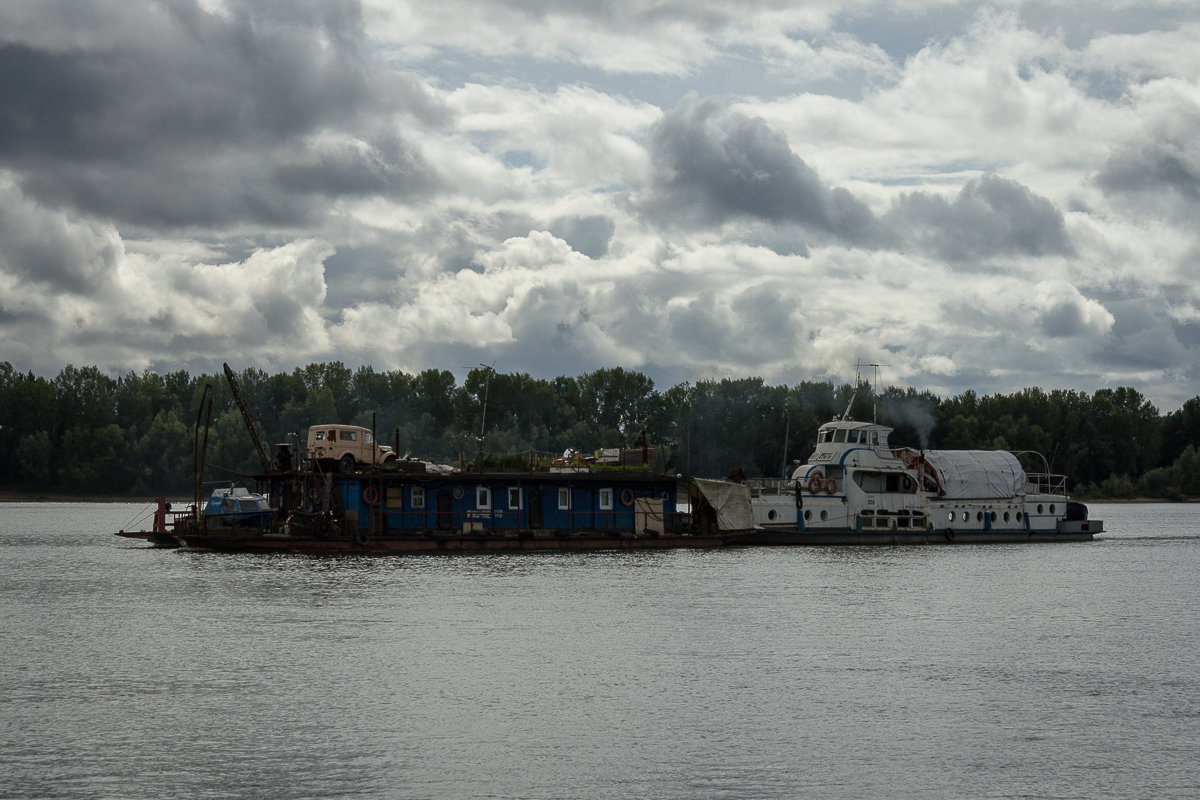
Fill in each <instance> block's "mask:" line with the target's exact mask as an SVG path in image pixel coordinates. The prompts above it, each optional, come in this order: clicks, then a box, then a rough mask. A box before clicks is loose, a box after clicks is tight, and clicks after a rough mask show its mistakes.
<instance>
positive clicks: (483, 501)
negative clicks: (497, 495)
mask: <svg viewBox="0 0 1200 800" xmlns="http://www.w3.org/2000/svg"><path fill="white" fill-rule="evenodd" d="M475 507H476V508H478V509H481V510H484V511H487V510H489V509H490V508H491V507H492V490H491V489H489V488H488V487H486V486H476V487H475Z"/></svg>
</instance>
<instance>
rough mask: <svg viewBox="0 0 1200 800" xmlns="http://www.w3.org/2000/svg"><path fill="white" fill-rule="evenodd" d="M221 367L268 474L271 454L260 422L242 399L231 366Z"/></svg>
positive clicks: (263, 467) (224, 365)
mask: <svg viewBox="0 0 1200 800" xmlns="http://www.w3.org/2000/svg"><path fill="white" fill-rule="evenodd" d="M221 366H223V367H225V380H226V381H227V382H228V383H229V391H231V392H232V393H233V399H234V402H236V403H237V406H238V409H239V410H240V411H241V412H242V419H244V420H245V421H246V429H247V430H249V431H250V438H251V439H252V440H253V441H254V448H255V449H256V450H258V458H259V460H260V461H261V462H262V469H263V472H266V471H267V470H269V469H270V468H271V454H270V451H269V450H268V449H267V443H266V441H265V440H264V439H263V436H262V433H261V432H260V430H259V427H258V420H256V419H255V418H254V414H252V413H251V412H250V406H248V405H246V398H244V397H242V390H241V387H239V386H238V382H237V377H236V376H235V375H234V374H233V370H231V369H230V368H229V364H222V365H221Z"/></svg>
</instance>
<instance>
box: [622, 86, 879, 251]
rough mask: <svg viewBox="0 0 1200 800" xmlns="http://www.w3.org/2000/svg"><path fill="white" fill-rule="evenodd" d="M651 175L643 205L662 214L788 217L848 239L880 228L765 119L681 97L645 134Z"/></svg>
mask: <svg viewBox="0 0 1200 800" xmlns="http://www.w3.org/2000/svg"><path fill="white" fill-rule="evenodd" d="M650 157H651V159H652V160H653V162H654V170H655V171H654V176H653V178H652V183H651V186H650V188H649V193H648V196H647V197H646V198H645V199H644V201H643V205H644V208H645V209H646V211H647V212H648V213H649V214H650V215H651V216H653V217H655V218H657V219H658V220H660V221H664V222H665V221H668V220H675V219H678V218H681V217H682V218H690V219H692V220H693V221H694V222H696V223H698V224H714V223H715V224H719V223H722V222H726V221H729V220H731V219H736V218H749V219H752V220H766V221H770V222H773V223H792V224H798V225H801V226H803V227H804V228H805V229H806V230H808V231H810V232H812V233H815V234H821V235H824V236H828V237H833V238H836V239H838V240H841V241H843V242H846V243H849V244H866V243H868V242H872V241H875V240H876V239H877V238H878V236H879V231H878V229H877V225H876V220H875V217H874V215H873V214H872V213H871V211H870V209H868V208H867V207H866V205H864V204H863V203H862V202H860V201H859V200H858V199H856V198H855V197H854V196H853V195H852V194H850V192H848V191H846V190H845V189H841V188H833V189H831V188H829V187H827V186H826V185H825V184H824V183H823V182H822V181H821V179H820V177H819V176H818V175H817V173H816V171H815V170H813V169H812V168H811V167H810V166H808V164H806V163H804V161H803V160H802V159H801V158H799V157H798V156H796V154H795V153H793V152H792V150H791V148H790V147H789V146H788V142H787V139H786V137H784V136H783V135H782V134H780V133H778V132H777V131H774V130H772V129H771V128H770V126H769V125H767V123H766V122H765V121H764V120H761V119H751V118H750V117H747V116H745V115H742V114H739V113H736V112H732V111H727V110H725V109H724V108H722V107H721V105H720V104H719V103H718V102H717V101H716V100H713V99H704V100H700V99H697V98H696V97H694V96H693V97H688V98H685V99H684V100H683V101H682V102H681V103H680V104H679V105H678V106H676V107H675V108H674V109H672V110H671V111H669V112H667V113H666V114H665V115H664V116H663V118H662V120H661V121H660V122H659V123H658V125H657V126H656V127H655V128H654V130H653V132H652V134H651V141H650Z"/></svg>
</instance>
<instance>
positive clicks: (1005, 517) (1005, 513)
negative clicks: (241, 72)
mask: <svg viewBox="0 0 1200 800" xmlns="http://www.w3.org/2000/svg"><path fill="white" fill-rule="evenodd" d="M1004 521H1005V522H1008V512H1007V511H1005V512H1004Z"/></svg>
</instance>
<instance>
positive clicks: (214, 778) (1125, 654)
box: [0, 503, 1200, 800]
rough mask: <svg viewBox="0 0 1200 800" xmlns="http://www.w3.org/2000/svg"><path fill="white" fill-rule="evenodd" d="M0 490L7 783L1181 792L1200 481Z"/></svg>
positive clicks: (57, 793)
mask: <svg viewBox="0 0 1200 800" xmlns="http://www.w3.org/2000/svg"><path fill="white" fill-rule="evenodd" d="M145 510H147V509H146V508H145V507H143V506H141V505H129V504H87V503H8V504H0V610H2V612H3V613H2V615H0V765H2V766H0V797H6V798H60V797H61V798H68V797H69V798H85V797H86V798H162V797H198V798H199V797H202V798H226V797H230V798H233V797H255V798H269V799H279V800H283V799H285V798H287V799H290V798H632V797H638V798H641V797H647V798H650V797H652V798H679V799H680V800H683V799H684V798H687V799H688V800H691V799H693V798H802V797H816V798H863V797H910V798H963V797H976V798H992V797H995V798H1031V797H1037V798H1041V797H1047V798H1122V799H1123V800H1124V798H1139V797H1144V798H1169V797H1197V796H1200V769H1197V767H1196V764H1197V757H1198V756H1197V753H1198V747H1197V745H1198V744H1200V659H1198V656H1200V645H1198V641H1200V638H1198V635H1200V608H1197V606H1198V605H1200V590H1198V580H1197V575H1198V573H1200V506H1193V505H1155V504H1149V505H1132V504H1131V505H1103V506H1095V507H1093V509H1092V512H1093V516H1095V517H1101V518H1104V519H1105V520H1106V524H1107V527H1108V529H1109V532H1108V533H1106V534H1104V536H1103V538H1102V539H1099V540H1097V541H1094V542H1086V543H1072V544H1036V545H1033V544H1020V545H1015V544H1011V545H974V546H940V547H880V548H864V547H846V548H836V549H834V548H831V549H815V548H814V549H809V548H786V549H785V548H779V549H772V548H748V549H738V550H727V551H670V552H645V553H616V552H598V553H584V554H579V553H576V554H498V555H484V556H385V557H354V556H344V557H307V556H299V555H296V556H293V555H278V554H276V555H226V554H214V553H202V552H188V551H179V550H156V549H152V548H148V547H145V546H143V545H142V543H141V542H137V541H132V540H124V539H119V538H117V537H115V536H113V535H111V534H112V532H113V531H115V530H117V529H118V528H122V527H139V526H137V525H132V526H131V525H130V523H131V521H132V520H133V519H134V518H136V517H138V516H139V515H140V514H141V513H142V512H143V511H145Z"/></svg>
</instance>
